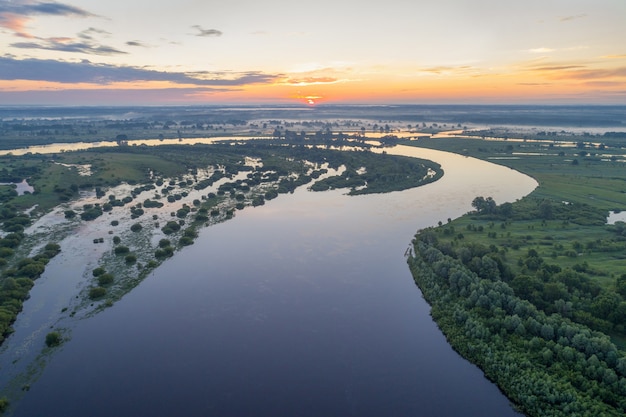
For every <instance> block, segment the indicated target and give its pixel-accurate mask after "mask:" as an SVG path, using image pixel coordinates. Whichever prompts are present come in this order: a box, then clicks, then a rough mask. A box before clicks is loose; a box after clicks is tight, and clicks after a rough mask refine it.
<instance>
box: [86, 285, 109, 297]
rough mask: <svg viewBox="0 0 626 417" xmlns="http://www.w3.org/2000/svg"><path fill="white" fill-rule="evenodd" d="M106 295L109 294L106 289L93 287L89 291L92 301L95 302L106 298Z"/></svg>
mask: <svg viewBox="0 0 626 417" xmlns="http://www.w3.org/2000/svg"><path fill="white" fill-rule="evenodd" d="M106 293H107V290H106V288H102V287H93V288H91V289H90V290H89V298H91V299H92V300H95V299H97V298H101V297H104V295H105V294H106Z"/></svg>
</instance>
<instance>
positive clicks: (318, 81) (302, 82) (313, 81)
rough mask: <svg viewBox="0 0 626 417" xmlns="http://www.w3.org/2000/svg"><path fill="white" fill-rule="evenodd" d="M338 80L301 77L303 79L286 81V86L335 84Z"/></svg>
mask: <svg viewBox="0 0 626 417" xmlns="http://www.w3.org/2000/svg"><path fill="white" fill-rule="evenodd" d="M340 81H341V80H339V79H338V78H334V77H303V78H290V79H288V80H286V84H289V85H297V86H303V85H315V84H335V83H338V82H340Z"/></svg>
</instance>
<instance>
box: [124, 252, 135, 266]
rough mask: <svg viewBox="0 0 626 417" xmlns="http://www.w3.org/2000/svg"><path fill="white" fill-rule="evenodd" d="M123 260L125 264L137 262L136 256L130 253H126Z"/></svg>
mask: <svg viewBox="0 0 626 417" xmlns="http://www.w3.org/2000/svg"><path fill="white" fill-rule="evenodd" d="M124 260H125V261H126V263H127V264H134V263H135V262H137V257H136V256H135V255H133V254H132V253H131V254H129V255H126V257H125V258H124Z"/></svg>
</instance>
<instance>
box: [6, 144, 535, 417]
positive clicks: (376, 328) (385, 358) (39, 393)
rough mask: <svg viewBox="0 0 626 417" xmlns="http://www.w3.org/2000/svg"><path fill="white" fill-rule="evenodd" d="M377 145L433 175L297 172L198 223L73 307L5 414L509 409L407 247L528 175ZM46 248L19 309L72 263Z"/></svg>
mask: <svg viewBox="0 0 626 417" xmlns="http://www.w3.org/2000/svg"><path fill="white" fill-rule="evenodd" d="M387 152H388V153H401V154H405V155H412V156H419V157H421V158H425V159H431V160H433V161H436V162H438V163H440V164H441V165H442V166H443V168H444V170H445V175H444V176H443V178H442V179H440V180H439V181H436V182H435V183H432V184H429V185H426V186H423V187H419V188H415V189H411V190H407V191H402V192H394V193H388V194H379V195H367V196H357V197H351V196H346V195H343V194H342V193H343V192H345V190H344V191H329V192H322V193H315V192H310V191H307V190H306V189H305V188H300V189H298V190H296V192H295V193H294V194H290V195H281V196H280V197H279V198H278V199H276V200H272V201H270V202H268V203H267V204H266V205H265V206H260V207H256V208H251V207H250V208H246V209H245V210H243V211H240V212H237V215H236V217H235V218H234V219H233V220H230V221H227V222H225V223H221V224H218V225H215V226H211V227H208V228H206V229H204V230H203V231H202V232H201V234H200V237H199V238H198V239H197V240H196V241H195V244H194V245H192V246H190V247H187V248H185V249H183V250H181V251H180V252H178V253H177V254H176V255H175V256H174V257H173V258H172V259H170V260H169V261H167V262H165V263H164V264H162V265H161V266H160V267H159V268H158V269H156V270H155V271H154V272H153V273H152V274H151V275H150V276H149V277H148V278H147V279H146V280H144V281H143V282H142V283H141V284H140V285H139V286H138V287H137V288H135V289H134V290H133V291H132V292H131V293H129V294H127V295H126V296H125V297H124V298H123V299H122V300H121V301H119V302H117V303H116V304H115V305H114V306H113V307H111V308H109V309H106V310H105V311H103V312H102V313H99V314H97V315H96V316H94V317H91V318H88V319H85V320H80V321H79V322H78V323H77V324H76V325H75V327H74V328H73V331H72V338H71V340H69V341H67V342H65V343H64V344H63V345H62V346H61V348H59V351H58V352H56V353H55V354H54V355H53V356H52V357H51V359H50V361H49V363H48V365H47V366H46V367H45V369H44V370H43V372H42V375H41V377H40V378H39V379H38V380H36V381H35V382H34V383H32V385H31V386H30V390H29V391H28V392H27V393H25V395H24V397H23V398H22V400H21V401H20V402H19V403H18V404H17V407H16V408H15V412H14V414H13V415H14V416H20V417H27V416H64V417H74V416H76V417H78V416H80V417H84V416H91V417H98V416H107V417H108V416H117V417H125V416H128V417H131V416H132V417H136V416H219V417H229V416H232V417H239V416H268V417H269V416H272V417H276V416H294V417H296V416H301V417H306V416H311V417H320V416H324V417H332V416H337V417H346V416H355V417H356V416H358V417H368V416H371V417H380V416H394V417H403V416H407V417H408V416H411V417H415V416H421V417H430V416H442V417H443V416H446V417H450V416H463V417H471V416H476V417H478V416H480V417H483V416H499V417H505V416H515V415H519V414H517V413H516V412H515V411H514V410H513V408H512V407H511V405H510V404H509V401H508V400H507V399H506V397H504V396H503V395H502V394H501V393H500V391H499V390H498V389H497V387H496V386H495V385H494V384H492V383H491V382H490V381H488V380H487V379H485V377H484V376H483V374H482V372H481V371H480V370H479V369H478V368H477V367H475V366H474V365H472V364H470V363H469V362H467V361H466V360H464V359H463V358H461V357H460V356H459V355H458V354H457V353H456V352H454V351H453V350H452V348H451V347H450V346H449V345H448V344H447V342H446V340H445V338H444V336H443V335H442V334H441V332H440V331H439V330H438V328H437V326H436V325H435V323H434V322H433V321H432V319H431V317H430V316H429V310H430V309H429V306H428V304H427V303H426V302H425V301H424V300H423V298H422V296H421V294H420V291H419V289H418V288H417V287H416V286H415V284H414V282H413V279H412V277H411V274H410V272H409V269H408V267H407V265H406V261H405V258H404V253H405V251H406V249H407V247H408V246H409V244H410V241H411V239H412V237H413V235H414V233H415V232H416V230H418V229H420V228H424V227H428V226H432V225H436V224H437V222H438V221H443V222H446V221H447V219H448V218H456V217H458V216H461V215H462V214H464V213H466V212H467V211H469V210H470V209H471V201H472V199H473V198H474V197H476V196H491V197H493V198H494V200H496V202H498V203H503V202H505V201H514V200H516V199H518V198H521V197H522V196H524V195H526V194H528V193H529V192H531V191H532V190H533V189H534V188H535V187H536V185H537V183H536V182H535V181H534V180H533V179H532V178H529V177H527V176H525V175H522V174H520V173H519V172H516V171H513V170H511V169H509V168H504V167H501V166H498V165H494V164H491V163H487V162H483V161H479V160H476V159H473V158H466V157H462V156H459V155H454V154H449V153H444V152H438V151H430V150H424V149H417V148H411V147H402V146H399V147H395V148H392V149H387ZM55 262H57V263H58V262H61V261H59V260H57V258H55V259H53V260H52V261H51V263H50V265H49V267H48V269H47V271H46V274H45V276H43V277H42V278H41V282H39V281H38V283H37V286H36V287H35V288H34V289H33V297H31V299H30V300H28V301H27V303H26V304H25V306H24V307H25V312H26V311H27V309H29V308H36V307H35V306H36V305H38V303H40V302H41V300H38V298H40V297H46V293H47V291H46V286H49V288H53V287H54V286H55V282H57V283H58V282H59V281H61V280H63V279H64V274H67V273H69V272H70V271H63V269H62V268H59V267H54V263H55ZM48 271H51V272H50V273H48ZM55 271H56V272H55ZM60 271H61V272H60ZM37 287H39V289H38V290H37ZM36 290H37V291H36ZM52 292H53V291H52ZM19 320H20V319H19V318H18V321H19ZM16 324H19V323H16ZM17 327H19V326H17Z"/></svg>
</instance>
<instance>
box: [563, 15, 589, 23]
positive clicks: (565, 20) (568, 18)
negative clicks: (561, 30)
mask: <svg viewBox="0 0 626 417" xmlns="http://www.w3.org/2000/svg"><path fill="white" fill-rule="evenodd" d="M585 17H587V13H583V14H577V15H573V16H565V17H562V18H560V19H559V21H561V22H569V21H572V20H577V19H584V18H585Z"/></svg>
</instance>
